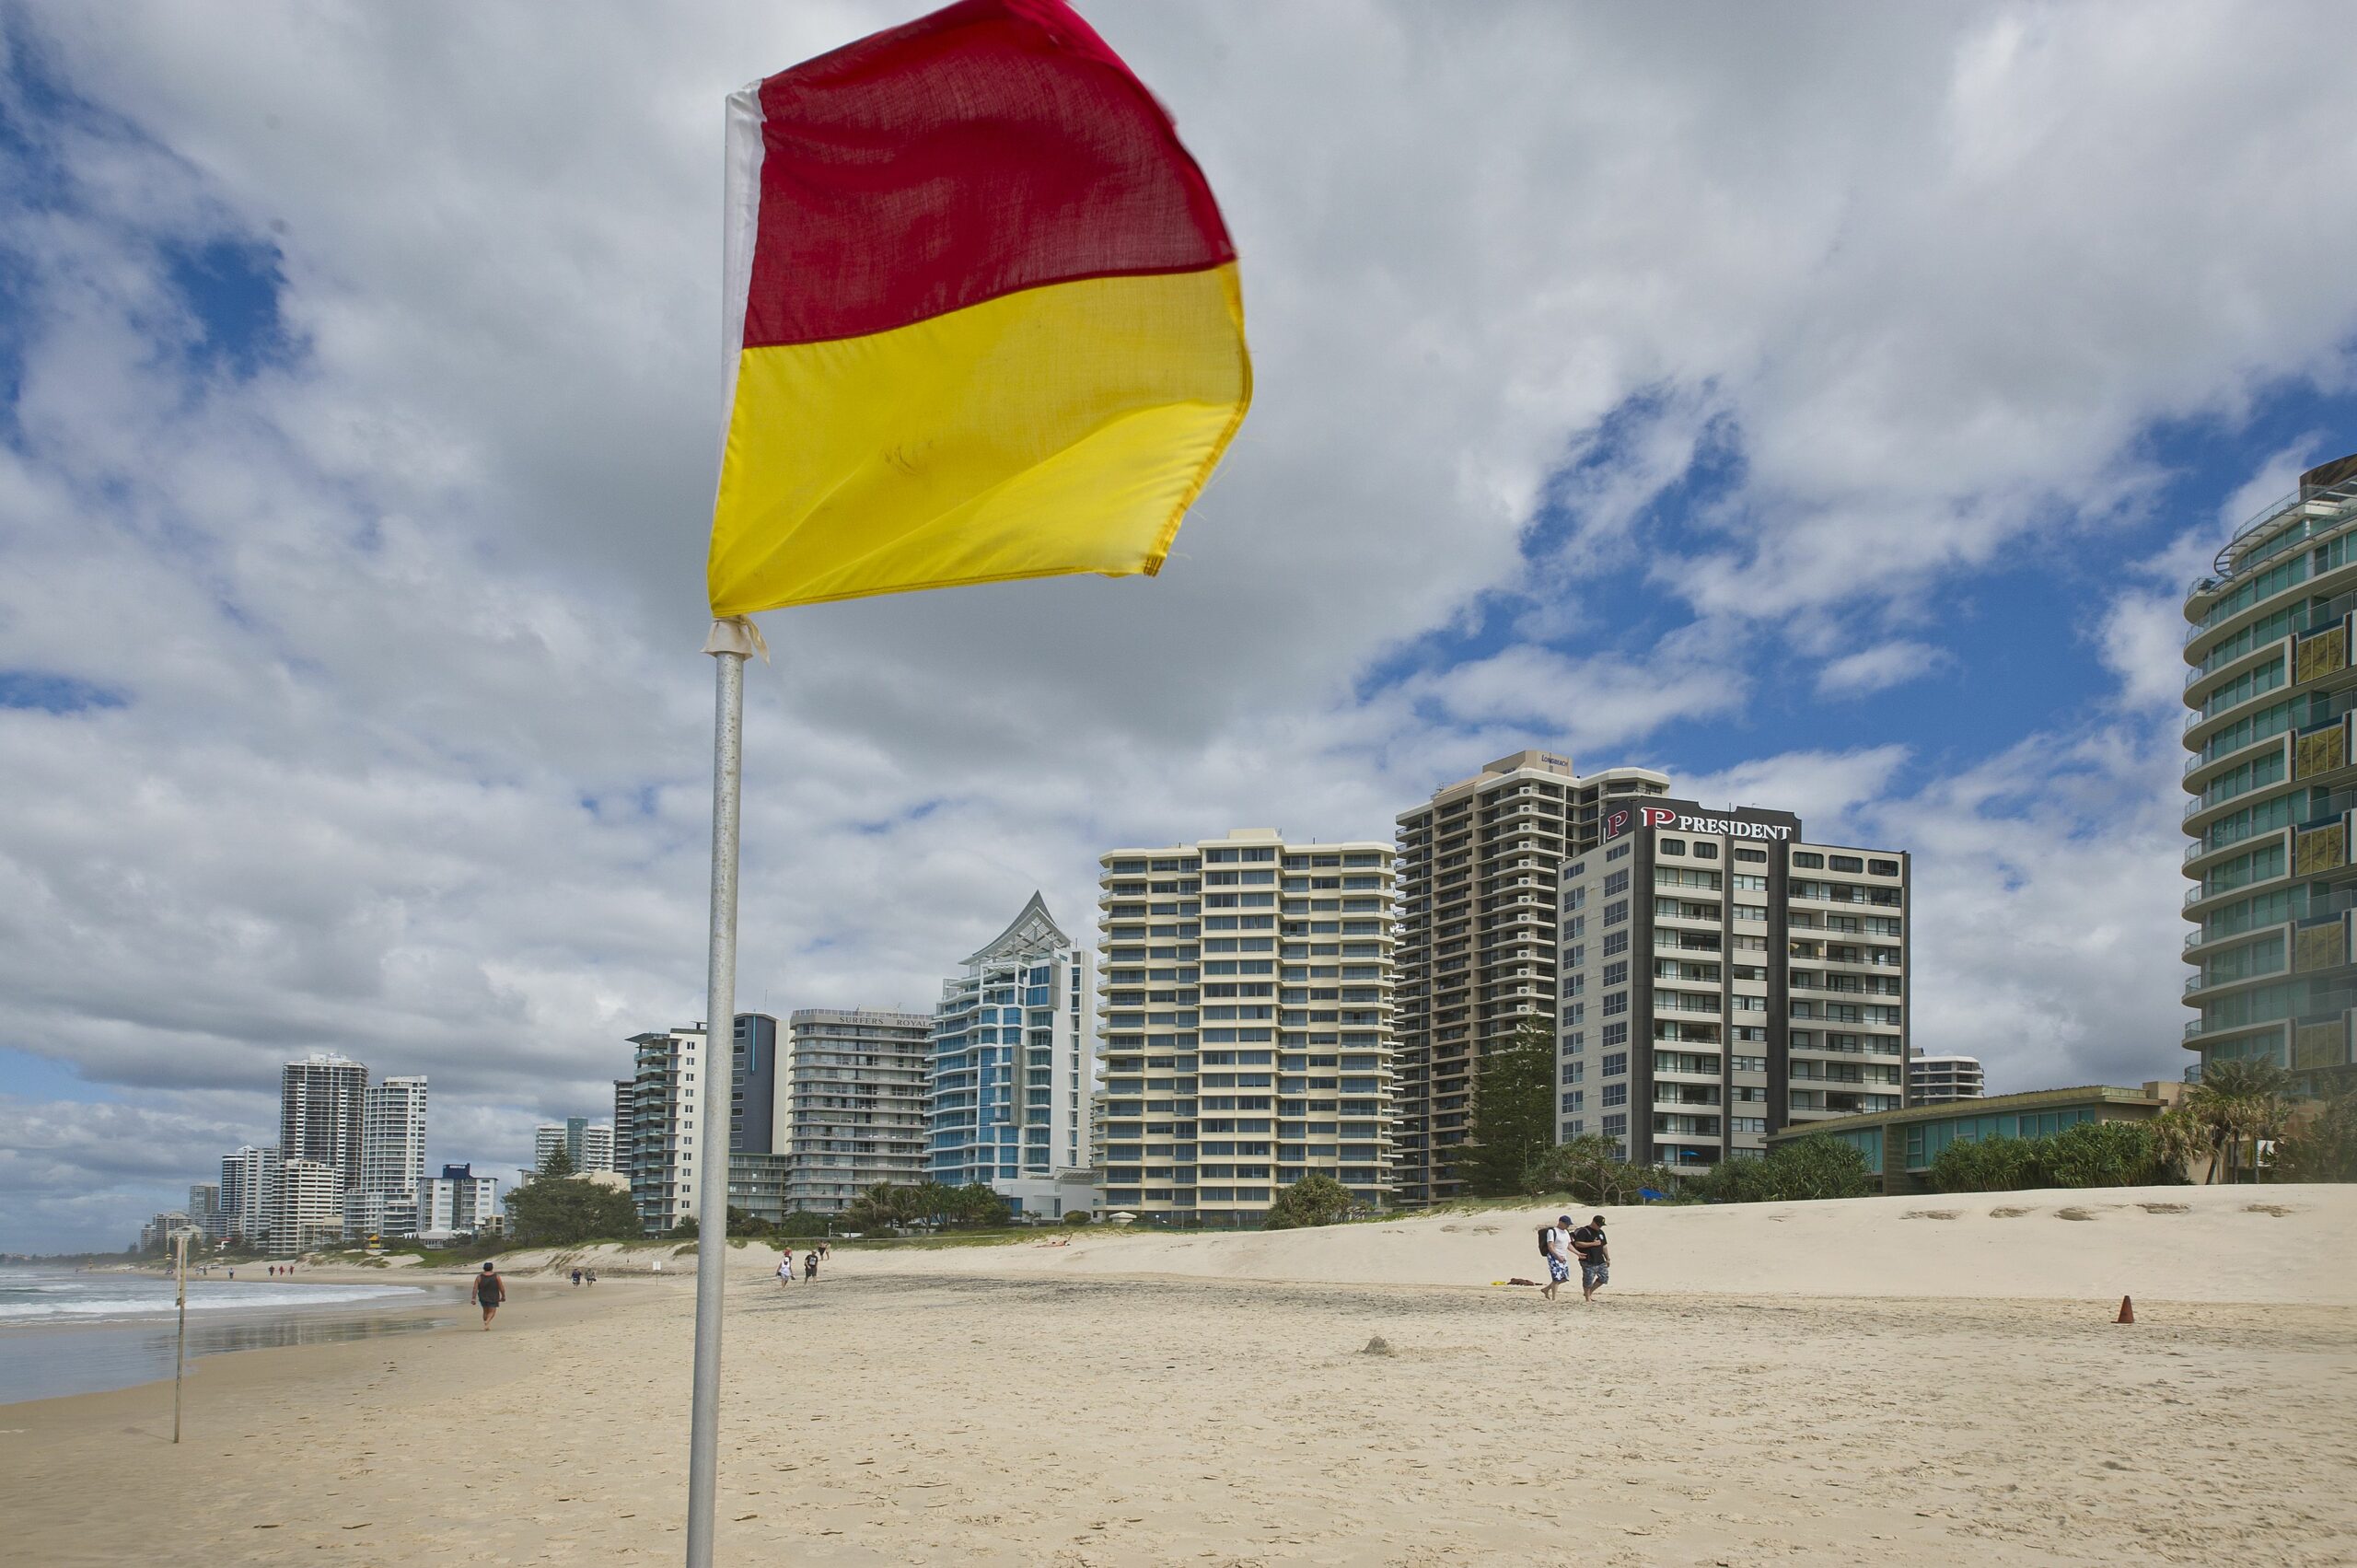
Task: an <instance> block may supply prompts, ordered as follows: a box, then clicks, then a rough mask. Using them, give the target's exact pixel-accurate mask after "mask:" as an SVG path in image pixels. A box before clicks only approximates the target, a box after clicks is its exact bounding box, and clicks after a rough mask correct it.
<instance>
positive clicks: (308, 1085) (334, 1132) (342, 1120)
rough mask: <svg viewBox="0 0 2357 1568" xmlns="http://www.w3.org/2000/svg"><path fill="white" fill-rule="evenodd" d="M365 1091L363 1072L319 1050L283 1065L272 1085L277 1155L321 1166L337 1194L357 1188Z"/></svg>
mask: <svg viewBox="0 0 2357 1568" xmlns="http://www.w3.org/2000/svg"><path fill="white" fill-rule="evenodd" d="M367 1088H368V1069H367V1068H366V1067H364V1066H362V1065H361V1064H360V1063H357V1062H354V1061H353V1060H352V1059H351V1058H350V1057H348V1056H338V1055H336V1054H334V1053H333V1052H331V1051H322V1052H315V1053H314V1054H312V1055H309V1056H307V1057H305V1058H303V1060H301V1061H300V1062H289V1063H286V1065H285V1067H284V1069H283V1070H282V1071H281V1073H280V1074H279V1085H278V1151H279V1155H280V1156H281V1157H282V1158H284V1159H286V1160H290V1161H291V1160H309V1161H311V1162H312V1163H313V1164H315V1165H323V1166H326V1167H328V1168H329V1169H331V1170H332V1171H334V1172H335V1179H336V1184H337V1191H343V1189H345V1188H348V1187H354V1186H357V1185H358V1184H359V1181H360V1130H361V1123H362V1119H363V1111H362V1109H361V1097H362V1096H363V1095H364V1094H365V1093H366V1091H367ZM306 1179H307V1180H308V1179H309V1178H308V1176H307V1177H306Z"/></svg>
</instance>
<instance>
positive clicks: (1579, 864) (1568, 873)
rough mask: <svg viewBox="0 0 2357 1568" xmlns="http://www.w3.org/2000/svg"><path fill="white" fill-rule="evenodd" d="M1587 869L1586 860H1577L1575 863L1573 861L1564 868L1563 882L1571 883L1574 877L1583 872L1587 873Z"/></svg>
mask: <svg viewBox="0 0 2357 1568" xmlns="http://www.w3.org/2000/svg"><path fill="white" fill-rule="evenodd" d="M1586 869H1587V862H1586V861H1585V860H1575V861H1573V863H1572V864H1571V865H1566V866H1565V867H1563V880H1565V881H1566V882H1568V881H1570V880H1571V879H1572V878H1573V877H1576V876H1578V875H1579V874H1580V873H1581V872H1583V871H1585V870H1586Z"/></svg>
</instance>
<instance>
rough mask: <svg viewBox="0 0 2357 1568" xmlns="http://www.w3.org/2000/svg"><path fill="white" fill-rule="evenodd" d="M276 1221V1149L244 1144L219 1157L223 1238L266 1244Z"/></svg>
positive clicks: (260, 1245)
mask: <svg viewBox="0 0 2357 1568" xmlns="http://www.w3.org/2000/svg"><path fill="white" fill-rule="evenodd" d="M277 1223H278V1151H277V1150H276V1149H265V1148H262V1147H261V1146H259V1145H257V1144H242V1145H240V1146H239V1147H238V1151H237V1152H236V1153H235V1154H228V1155H224V1156H221V1231H222V1236H223V1238H224V1239H226V1240H230V1241H238V1242H242V1243H244V1244H245V1245H246V1246H249V1247H262V1246H267V1245H268V1244H269V1241H270V1233H271V1227H272V1226H273V1225H276V1224H277Z"/></svg>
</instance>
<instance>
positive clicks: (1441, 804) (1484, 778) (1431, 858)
mask: <svg viewBox="0 0 2357 1568" xmlns="http://www.w3.org/2000/svg"><path fill="white" fill-rule="evenodd" d="M1668 788H1669V780H1668V779H1667V777H1666V776H1665V775H1663V774H1661V773H1657V772H1652V771H1651V770H1650V769H1645V768H1610V769H1607V770H1605V771H1604V772H1597V773H1591V774H1589V775H1587V776H1586V777H1585V778H1583V777H1582V776H1580V774H1578V773H1577V772H1574V771H1573V767H1572V760H1571V759H1570V758H1568V757H1559V756H1555V755H1553V754H1552V753H1550V752H1546V751H1517V752H1515V754H1514V755H1513V756H1511V757H1501V758H1499V759H1498V760H1497V761H1494V762H1492V763H1490V764H1489V765H1488V766H1486V767H1484V768H1483V769H1482V770H1481V771H1480V772H1479V773H1476V774H1474V775H1473V776H1472V777H1471V778H1469V779H1460V780H1458V781H1457V783H1455V784H1446V785H1444V786H1443V787H1441V788H1439V789H1436V790H1434V792H1433V796H1432V798H1431V799H1430V800H1428V801H1426V802H1425V803H1424V804H1423V805H1422V806H1419V807H1416V808H1415V809H1413V810H1411V811H1403V812H1401V813H1400V814H1399V949H1398V958H1399V991H1398V993H1397V994H1398V999H1399V1011H1398V1016H1397V1020H1396V1022H1397V1028H1398V1040H1399V1057H1398V1061H1399V1080H1398V1087H1397V1091H1396V1096H1395V1099H1394V1106H1395V1109H1396V1118H1395V1121H1394V1126H1393V1132H1392V1142H1393V1145H1394V1147H1395V1149H1396V1151H1397V1153H1396V1155H1395V1156H1394V1179H1395V1181H1396V1185H1397V1195H1398V1197H1399V1201H1400V1202H1404V1203H1427V1202H1446V1200H1448V1199H1451V1198H1455V1197H1457V1196H1459V1195H1460V1193H1461V1188H1460V1186H1459V1183H1458V1181H1457V1177H1456V1174H1455V1172H1454V1169H1453V1167H1452V1166H1451V1163H1450V1162H1451V1157H1452V1156H1451V1153H1450V1151H1451V1150H1453V1149H1454V1148H1456V1147H1457V1145H1458V1144H1462V1143H1464V1142H1465V1140H1466V1137H1467V1135H1468V1133H1469V1130H1470V1127H1471V1124H1472V1116H1473V1076H1474V1070H1475V1067H1476V1066H1477V1064H1478V1063H1480V1059H1481V1057H1482V1056H1483V1055H1485V1054H1487V1053H1488V1052H1489V1051H1492V1050H1493V1049H1494V1048H1495V1047H1496V1046H1498V1045H1499V1044H1500V1043H1501V1042H1503V1041H1504V1040H1506V1039H1507V1038H1508V1037H1510V1036H1511V1035H1512V1034H1513V1033H1514V1031H1515V1026H1516V1025H1518V1024H1519V1023H1520V1022H1521V1021H1522V1020H1523V1019H1524V1018H1526V1017H1528V1016H1533V1015H1537V1016H1541V1017H1544V1016H1550V1015H1551V1013H1552V1012H1553V1010H1554V1006H1555V987H1556V978H1557V976H1556V958H1555V884H1556V877H1557V874H1558V872H1559V871H1560V869H1561V867H1562V863H1563V859H1564V857H1565V856H1566V855H1570V854H1579V853H1580V852H1581V851H1583V850H1585V849H1588V848H1590V847H1591V846H1593V845H1594V844H1595V842H1596V833H1597V830H1598V821H1599V818H1600V814H1601V813H1603V812H1604V811H1605V810H1606V809H1607V808H1608V807H1611V806H1614V805H1617V804H1618V803H1620V802H1621V801H1624V800H1627V799H1632V798H1637V797H1642V796H1657V795H1661V794H1663V793H1665V792H1666V790H1667V789H1668Z"/></svg>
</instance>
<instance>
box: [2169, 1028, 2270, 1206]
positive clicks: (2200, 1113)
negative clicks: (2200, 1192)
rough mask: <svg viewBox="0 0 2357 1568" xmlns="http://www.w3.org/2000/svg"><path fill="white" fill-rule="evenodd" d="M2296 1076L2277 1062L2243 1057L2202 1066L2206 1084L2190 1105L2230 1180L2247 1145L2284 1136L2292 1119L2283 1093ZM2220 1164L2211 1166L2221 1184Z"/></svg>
mask: <svg viewBox="0 0 2357 1568" xmlns="http://www.w3.org/2000/svg"><path fill="white" fill-rule="evenodd" d="M2289 1079H2290V1075H2289V1074H2286V1073H2285V1072H2284V1071H2283V1069H2282V1068H2281V1067H2278V1066H2277V1065H2276V1064H2275V1063H2272V1062H2265V1061H2259V1060H2257V1059H2254V1058H2247V1057H2246V1058H2242V1059H2239V1060H2228V1061H2223V1062H2208V1063H2203V1064H2202V1068H2201V1082H2200V1083H2199V1084H2197V1085H2195V1086H2194V1090H2193V1093H2192V1094H2191V1095H2189V1096H2188V1097H2187V1098H2186V1104H2187V1107H2188V1109H2190V1110H2191V1111H2192V1112H2193V1114H2194V1115H2195V1116H2197V1117H2199V1118H2200V1121H2201V1124H2202V1126H2203V1127H2204V1128H2206V1129H2207V1130H2208V1132H2209V1134H2210V1144H2211V1147H2212V1150H2213V1151H2214V1152H2215V1153H2217V1154H2219V1155H2223V1164H2224V1167H2225V1171H2226V1180H2227V1181H2228V1182H2229V1183H2232V1182H2233V1180H2234V1179H2235V1163H2236V1160H2237V1157H2238V1156H2239V1155H2240V1154H2241V1152H2242V1146H2243V1144H2244V1142H2245V1140H2256V1139H2258V1138H2263V1137H2268V1136H2270V1135H2272V1133H2273V1132H2281V1131H2282V1126H2283V1123H2284V1121H2285V1120H2286V1118H2287V1117H2288V1116H2289V1114H2290V1112H2289V1109H2288V1108H2286V1107H2285V1105H2284V1103H2283V1090H2284V1088H2285V1087H2286V1086H2287V1085H2288V1083H2289ZM2217 1176H2218V1163H2217V1162H2215V1161H2213V1162H2212V1166H2211V1167H2210V1178H2211V1179H2212V1180H2213V1181H2214V1180H2216V1179H2217Z"/></svg>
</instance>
